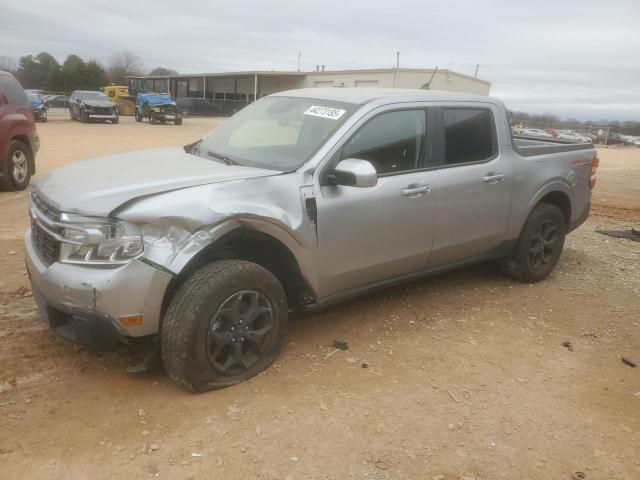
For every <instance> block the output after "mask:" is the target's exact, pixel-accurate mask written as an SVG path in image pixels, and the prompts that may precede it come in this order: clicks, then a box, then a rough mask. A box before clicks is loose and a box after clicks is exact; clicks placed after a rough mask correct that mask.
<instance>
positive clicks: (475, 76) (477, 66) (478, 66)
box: [473, 63, 480, 78]
mask: <svg viewBox="0 0 640 480" xmlns="http://www.w3.org/2000/svg"><path fill="white" fill-rule="evenodd" d="M479 68H480V64H479V63H478V64H477V65H476V74H475V75H474V76H473V78H478V69H479Z"/></svg>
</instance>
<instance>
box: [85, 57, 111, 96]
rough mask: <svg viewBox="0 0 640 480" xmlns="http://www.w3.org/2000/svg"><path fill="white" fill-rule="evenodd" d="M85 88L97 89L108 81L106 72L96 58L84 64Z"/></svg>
mask: <svg viewBox="0 0 640 480" xmlns="http://www.w3.org/2000/svg"><path fill="white" fill-rule="evenodd" d="M84 73H85V87H84V88H85V89H87V90H99V89H101V88H102V87H104V86H105V85H107V84H108V83H109V78H108V77H107V72H106V71H105V69H104V67H103V66H102V65H100V64H99V63H98V62H97V61H96V60H94V59H91V60H89V61H88V62H87V63H86V64H85V71H84Z"/></svg>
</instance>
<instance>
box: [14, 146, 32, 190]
mask: <svg viewBox="0 0 640 480" xmlns="http://www.w3.org/2000/svg"><path fill="white" fill-rule="evenodd" d="M11 164H12V166H13V178H14V180H15V181H16V182H18V183H22V182H24V181H25V180H26V178H27V173H28V171H27V155H26V154H25V153H24V152H23V151H22V150H16V151H15V152H13V156H12V157H11Z"/></svg>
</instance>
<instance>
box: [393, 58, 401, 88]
mask: <svg viewBox="0 0 640 480" xmlns="http://www.w3.org/2000/svg"><path fill="white" fill-rule="evenodd" d="M399 68H400V52H396V70H395V72H393V88H395V86H396V78H397V77H398V69H399Z"/></svg>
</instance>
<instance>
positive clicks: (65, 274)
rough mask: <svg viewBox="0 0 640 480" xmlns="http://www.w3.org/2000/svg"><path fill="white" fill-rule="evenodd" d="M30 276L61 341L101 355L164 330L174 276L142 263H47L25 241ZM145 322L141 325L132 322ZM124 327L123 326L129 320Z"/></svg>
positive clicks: (28, 239) (40, 304) (45, 317)
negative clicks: (166, 301)
mask: <svg viewBox="0 0 640 480" xmlns="http://www.w3.org/2000/svg"><path fill="white" fill-rule="evenodd" d="M25 252H26V263H27V270H28V273H29V279H30V281H31V286H32V291H33V295H34V298H35V300H36V302H37V304H38V309H39V311H40V314H41V316H42V318H43V320H44V321H45V322H46V323H47V325H49V327H50V328H51V329H53V330H54V331H55V332H56V333H58V334H59V335H61V336H63V337H65V338H67V339H68V340H71V341H73V342H76V343H79V344H82V345H86V346H88V347H91V348H94V349H97V350H109V349H112V348H114V347H115V346H116V345H117V344H118V343H121V342H126V339H127V337H141V336H145V335H153V334H156V333H158V332H159V330H160V315H161V308H162V300H163V297H164V293H165V291H166V288H167V285H168V283H169V281H170V280H171V278H172V276H171V274H169V273H168V272H166V271H162V270H159V269H157V268H154V267H152V266H150V265H148V264H147V263H144V262H143V261H141V260H133V261H131V262H130V263H128V264H126V265H122V266H117V267H113V268H96V267H90V266H82V265H71V264H65V263H60V262H54V263H52V264H50V265H48V264H47V263H46V261H44V260H43V259H42V258H41V257H40V255H39V253H38V251H37V250H36V249H35V248H34V245H33V241H32V237H31V229H29V230H28V231H27V234H26V235H25ZM136 316H140V317H142V321H141V322H138V323H139V324H137V325H126V323H129V322H127V321H126V319H130V318H132V317H136ZM122 319H125V320H124V323H123V320H122Z"/></svg>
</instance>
